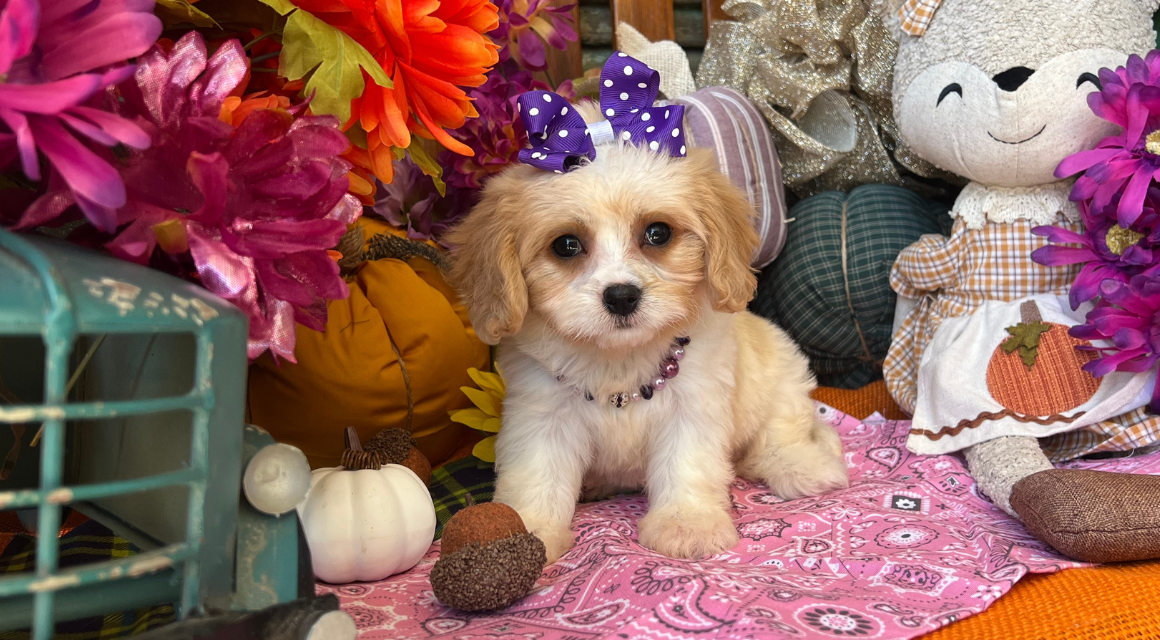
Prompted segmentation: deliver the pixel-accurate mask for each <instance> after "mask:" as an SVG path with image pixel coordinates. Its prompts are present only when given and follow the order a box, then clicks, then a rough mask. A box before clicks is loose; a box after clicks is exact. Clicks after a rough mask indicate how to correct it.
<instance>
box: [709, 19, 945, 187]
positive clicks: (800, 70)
mask: <svg viewBox="0 0 1160 640" xmlns="http://www.w3.org/2000/svg"><path fill="white" fill-rule="evenodd" d="M723 9H724V10H725V12H726V13H728V14H729V15H730V16H731V17H733V18H734V19H735V21H730V20H718V21H715V22H713V23H712V25H711V26H710V31H709V41H708V44H707V45H706V47H705V54H704V57H703V58H702V60H701V66H700V69H699V70H698V73H697V85H698V86H701V87H706V86H712V85H722V86H729V87H733V88H734V89H737V90H739V91H741V92H743V93H745V94H746V95H748V96H749V98H750V99H752V100H753V101H754V102H755V103H756V104H757V106H758V107H759V108H760V109H761V110H762V112H763V113H764V114H765V117H766V118H767V119H768V120H769V122H770V124H771V125H772V127H773V130H774V135H775V142H776V143H777V149H778V154H779V155H780V156H781V162H782V171H783V177H784V178H785V182H786V185H788V186H789V187H790V188H791V189H792V190H793V191H794V192H795V193H796V194H797V195H799V196H801V197H806V196H810V195H813V194H816V193H820V192H821V191H825V190H829V189H837V190H840V191H848V190H850V189H852V188H853V187H855V186H858V185H860V184H868V183H883V184H894V185H904V186H909V187H915V186H917V185H915V184H910V183H907V181H906V180H905V179H904V178H903V177H902V175H901V174H900V172H899V166H902V167H904V168H906V169H909V170H910V171H912V172H913V173H915V174H917V175H920V176H923V177H939V178H944V179H946V177H947V174H944V173H943V172H940V171H939V170H938V169H936V168H935V167H933V166H932V165H930V164H929V163H927V162H925V161H923V160H921V159H919V158H917V157H916V156H914V155H913V153H911V152H910V151H909V150H908V149H907V148H906V147H905V145H903V144H902V142H901V140H900V139H899V136H898V130H897V127H896V126H895V124H894V116H893V107H892V104H891V89H892V84H893V81H894V58H895V55H896V53H897V44H896V43H895V41H894V38H892V37H891V36H890V34H889V33H888V32H887V31H886V28H885V26H884V25H883V24H882V22H881V20H880V19H879V17H878V15H877V14H875V13H874V12H873V11H869V10H867V7H866V4H865V3H864V2H863V1H862V0H727V1H726V2H725V4H724V5H723ZM891 150H893V151H891Z"/></svg>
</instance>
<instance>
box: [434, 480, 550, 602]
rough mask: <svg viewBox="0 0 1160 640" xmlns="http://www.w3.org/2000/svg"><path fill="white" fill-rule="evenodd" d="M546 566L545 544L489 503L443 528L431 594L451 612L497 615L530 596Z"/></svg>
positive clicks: (503, 508)
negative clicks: (452, 610) (497, 611)
mask: <svg viewBox="0 0 1160 640" xmlns="http://www.w3.org/2000/svg"><path fill="white" fill-rule="evenodd" d="M545 564H547V555H546V551H545V549H544V543H543V542H541V541H540V539H539V538H537V537H536V536H535V535H533V534H530V533H528V531H527V528H526V527H525V526H524V522H523V520H522V519H520V516H519V514H518V513H516V512H515V510H514V509H512V508H511V507H509V506H507V505H503V504H499V503H497V502H488V503H484V504H479V505H474V506H469V507H467V508H466V509H463V510H461V511H459V512H457V513H456V514H455V515H454V516H452V517H451V520H449V521H448V522H447V525H446V526H444V528H443V539H442V543H441V554H440V557H439V560H438V561H436V562H435V566H434V567H432V569H431V588H432V590H433V591H434V592H435V597H436V598H437V599H438V600H439V602H442V603H443V604H445V605H447V606H449V607H453V608H456V609H460V610H463V611H494V610H496V609H503V608H505V607H508V606H510V605H511V604H512V603H513V602H515V601H516V600H519V599H520V598H522V597H524V596H525V595H527V593H528V592H529V591H531V590H532V588H533V587H534V586H535V584H536V580H537V579H539V577H540V573H541V572H542V571H543V569H544V565H545Z"/></svg>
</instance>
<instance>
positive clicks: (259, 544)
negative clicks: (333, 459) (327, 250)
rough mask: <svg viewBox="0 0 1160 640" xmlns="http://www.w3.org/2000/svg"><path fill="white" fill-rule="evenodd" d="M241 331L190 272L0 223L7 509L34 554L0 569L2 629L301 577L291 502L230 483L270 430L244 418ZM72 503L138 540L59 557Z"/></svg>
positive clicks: (185, 603)
mask: <svg viewBox="0 0 1160 640" xmlns="http://www.w3.org/2000/svg"><path fill="white" fill-rule="evenodd" d="M246 335H247V321H246V317H245V316H244V314H242V313H241V312H239V311H238V310H237V309H236V308H234V307H233V306H232V305H230V304H228V303H227V302H225V301H223V300H221V299H219V298H217V297H215V296H213V295H212V294H209V293H208V292H206V291H205V290H203V289H201V288H199V287H197V286H195V285H193V284H191V283H188V282H185V281H183V280H180V279H177V278H174V277H171V276H169V275H166V274H164V273H161V272H159V271H155V270H152V269H148V268H145V267H141V266H139V265H135V264H131V263H127V262H123V261H119V260H115V259H112V258H109V257H107V256H103V255H101V254H98V253H95V252H91V251H88V250H85V249H82V248H79V247H77V246H74V245H71V244H68V243H65V242H60V241H56V240H53V239H49V238H44V237H40V236H30V235H16V234H12V233H9V232H6V231H4V230H0V380H2V381H3V382H4V384H3V385H0V391H3V392H4V393H3V396H7V397H3V396H0V458H3V457H4V456H5V452H8V454H9V455H8V458H7V459H5V460H6V467H5V470H4V472H3V473H2V474H0V511H5V510H17V511H18V512H19V513H20V515H21V516H22V518H23V519H24V520H25V521H26V522H29V523H32V524H33V525H34V528H35V529H36V530H37V531H38V532H39V535H38V537H37V545H36V566H35V570H34V571H32V572H29V573H17V574H9V575H3V576H0V630H8V629H19V628H27V627H29V626H31V627H32V629H33V634H32V637H33V639H34V640H44V639H47V638H49V637H51V635H52V632H53V622H54V621H61V620H70V619H75V618H79V617H85V616H92V615H103V614H106V613H110V612H116V611H122V610H126V609H131V608H138V607H143V606H149V605H156V604H165V603H173V604H175V605H176V606H177V610H178V614H179V616H180V617H185V616H187V615H189V614H190V613H193V612H195V611H201V610H206V609H211V610H228V609H238V608H242V609H258V608H262V607H265V606H269V605H272V604H276V603H278V602H285V601H288V600H291V599H294V598H295V597H298V594H299V592H300V590H302V589H300V587H303V588H305V589H309V588H310V587H309V584H310V581H311V579H310V578H309V577H307V578H306V579H304V580H303V579H302V573H301V572H300V571H299V566H300V555H301V554H300V553H299V546H300V542H299V536H298V527H297V520H296V517H295V516H294V514H293V513H292V512H291V513H290V514H287V515H283V516H281V517H280V518H279V517H274V516H267V515H265V514H261V513H258V512H257V511H255V510H254V509H253V508H251V507H250V506H249V505H248V504H246V503H245V500H244V499H241V498H240V496H241V490H240V486H241V477H242V468H243V463H244V461H248V459H249V458H250V457H252V456H253V455H254V454H255V453H257V451H258V450H259V449H260V448H261V447H263V446H265V445H267V444H271V443H272V442H273V440H272V439H271V438H270V437H269V436H268V435H266V434H265V433H263V432H261V431H260V430H258V429H256V428H253V427H246V426H245V425H244V402H245V395H244V394H245V388H246V366H247V359H246ZM8 432H11V433H8ZM37 435H39V442H38V443H37V444H36V445H35V446H32V444H33V440H34V439H35V438H36V436H37ZM13 460H15V462H13ZM5 477H6V479H5ZM66 506H67V507H69V508H73V509H76V510H78V511H80V512H81V513H83V514H85V515H87V516H89V517H91V518H92V519H94V520H97V521H99V522H100V523H101V524H104V525H105V526H107V527H108V528H109V529H111V530H112V531H114V532H115V533H116V534H117V535H118V536H121V537H124V538H126V539H128V540H130V541H131V542H133V543H134V545H135V546H136V547H138V548H140V549H142V550H143V551H142V553H140V554H137V555H132V556H130V557H127V558H121V559H115V560H111V561H106V562H101V563H98V564H92V565H83V566H80V567H69V568H67V569H61V568H60V567H59V558H58V550H57V538H56V536H55V535H52V534H51V533H49V532H56V531H58V530H59V529H60V525H61V514H62V509H64V508H65V507H66ZM305 566H306V567H309V560H308V559H307V560H306V561H305ZM300 583H302V584H300Z"/></svg>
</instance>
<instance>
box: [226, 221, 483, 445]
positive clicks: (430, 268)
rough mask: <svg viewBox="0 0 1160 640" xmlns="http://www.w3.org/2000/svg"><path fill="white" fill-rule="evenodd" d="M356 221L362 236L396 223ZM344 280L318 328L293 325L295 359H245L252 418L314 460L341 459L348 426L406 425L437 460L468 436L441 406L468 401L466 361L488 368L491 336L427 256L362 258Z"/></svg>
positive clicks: (362, 431) (373, 429)
mask: <svg viewBox="0 0 1160 640" xmlns="http://www.w3.org/2000/svg"><path fill="white" fill-rule="evenodd" d="M360 224H361V225H362V226H363V228H364V232H365V233H366V236H367V237H368V238H370V237H372V236H373V235H374V234H376V233H383V232H393V230H390V229H389V228H388V227H387V226H386V225H385V223H382V222H381V221H377V220H365V221H363V222H360ZM395 235H398V234H397V233H396V234H395ZM347 284H348V286H349V287H350V297H349V298H347V299H346V300H334V301H331V302H330V304H329V305H328V308H327V310H328V313H329V318H328V321H327V325H326V331H325V332H322V333H319V332H317V331H313V330H311V329H307V328H305V327H303V326H301V325H299V326H298V342H297V347H296V349H295V357H296V358H297V359H298V363H297V364H294V363H290V362H282V363H281V364H277V363H275V362H274V361H273V359H272V358H270V356H269V355H264V356H262V357H261V358H259V359H258V360H257V361H255V362H254V364H253V365H251V367H250V380H249V406H248V413H249V420H250V422H251V423H253V424H255V425H258V426H260V427H262V428H263V429H266V430H267V431H269V432H270V434H271V435H273V436H274V438H275V439H276V440H278V441H279V442H284V443H286V444H291V445H294V446H296V447H298V448H299V449H301V450H302V451H303V452H304V453H305V454H306V457H307V458H308V459H309V460H310V465H311V466H312V467H313V468H319V467H333V466H338V464H339V459H340V458H341V456H342V449H343V447H342V443H343V438H342V432H343V429H344V428H345V427H347V426H353V427H355V428H356V430H357V431H358V434H359V437H360V438H361V439H362V440H363V441H364V442H365V441H367V440H370V438H371V437H372V436H374V434H375V433H377V432H378V431H380V430H382V429H385V428H388V427H401V428H404V429H408V430H410V431H411V433H412V435H413V436H414V437H415V440H416V442H417V443H418V445H419V449H420V450H421V451H422V452H423V454H424V455H426V456H427V458H428V459H429V460H430V461H431V464H432V465H438V464H441V463H442V462H443V461H445V460H446V459H448V458H449V457H450V456H451V455H452V454H453V453H454V452H455V450H456V449H458V448H460V447H462V446H463V445H464V443H466V442H468V441H469V440H470V439H472V438H473V437H474V436H473V434H472V433H471V430H470V429H468V428H466V427H464V426H463V425H459V424H456V423H453V422H451V420H450V419H449V418H448V415H447V414H448V411H452V410H455V409H464V408H467V407H470V406H472V405H471V402H470V400H468V399H467V397H466V396H465V395H464V394H463V393H462V392H461V391H460V390H459V387H461V386H471V385H472V383H471V378H470V377H468V375H467V369H468V368H470V367H476V368H478V369H487V368H488V364H489V361H490V357H489V354H490V351H489V349H488V346H487V345H485V344H483V343H482V342H480V340H479V339H478V338H477V337H476V336H475V332H474V331H473V330H472V328H471V324H470V322H469V321H468V318H467V311H466V310H465V309H464V307H463V305H461V304H460V303H459V300H458V297H457V296H456V294H455V291H454V289H452V287H451V286H450V285H449V284H448V283H447V281H446V280H445V279H444V278H443V275H442V273H441V272H440V271H439V269H438V268H437V267H436V266H435V265H434V264H432V263H431V262H430V261H428V260H425V259H423V258H410V259H408V260H406V261H403V260H398V259H380V260H373V261H368V262H364V263H363V264H361V265H360V266H359V267H358V268H357V270H356V272H355V273H354V274H353V276H351V277H349V278H348V281H347ZM408 387H409V389H408ZM408 396H410V397H409V398H408Z"/></svg>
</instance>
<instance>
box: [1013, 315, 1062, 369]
mask: <svg viewBox="0 0 1160 640" xmlns="http://www.w3.org/2000/svg"><path fill="white" fill-rule="evenodd" d="M1051 328H1052V327H1051V325H1050V324H1048V323H1046V322H1020V323H1019V324H1017V325H1015V326H1013V327H1007V333H1009V334H1010V335H1011V337H1010V338H1007V339H1006V340H1004V341H1003V344H1002V347H1003V353H1006V354H1012V353H1014V352H1015V350H1016V349H1018V350H1019V357H1020V358H1022V359H1023V364H1025V365H1027V368H1028V369H1030V368H1032V367H1034V366H1035V361H1036V360H1037V359H1038V358H1039V340H1040V338H1041V337H1042V336H1043V334H1045V333H1047V332H1048V331H1051Z"/></svg>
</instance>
